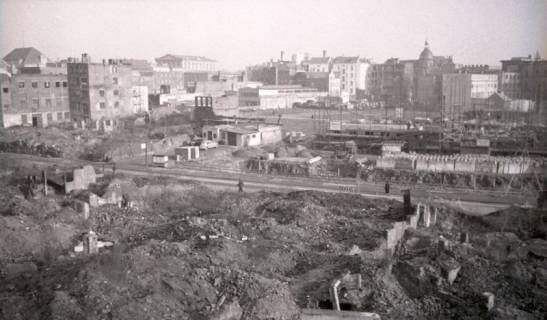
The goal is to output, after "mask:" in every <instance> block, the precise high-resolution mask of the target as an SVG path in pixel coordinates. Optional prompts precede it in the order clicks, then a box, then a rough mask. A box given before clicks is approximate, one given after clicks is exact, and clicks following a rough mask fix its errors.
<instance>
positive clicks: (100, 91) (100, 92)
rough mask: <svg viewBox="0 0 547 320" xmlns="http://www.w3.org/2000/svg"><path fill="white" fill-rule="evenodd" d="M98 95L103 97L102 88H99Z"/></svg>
mask: <svg viewBox="0 0 547 320" xmlns="http://www.w3.org/2000/svg"><path fill="white" fill-rule="evenodd" d="M99 95H100V96H101V97H104V90H103V89H101V90H99Z"/></svg>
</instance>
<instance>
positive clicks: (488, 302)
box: [482, 292, 495, 311]
mask: <svg viewBox="0 0 547 320" xmlns="http://www.w3.org/2000/svg"><path fill="white" fill-rule="evenodd" d="M482 296H483V297H484V299H485V301H484V306H485V307H486V310H488V311H490V310H492V308H494V300H495V296H494V294H493V293H491V292H483V293H482Z"/></svg>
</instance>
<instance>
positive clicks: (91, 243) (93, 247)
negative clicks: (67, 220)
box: [84, 231, 99, 254]
mask: <svg viewBox="0 0 547 320" xmlns="http://www.w3.org/2000/svg"><path fill="white" fill-rule="evenodd" d="M97 242H98V237H97V234H96V233H95V232H93V231H89V232H88V233H87V234H86V235H85V236H84V252H85V253H87V254H94V253H98V252H99V246H98V245H97Z"/></svg>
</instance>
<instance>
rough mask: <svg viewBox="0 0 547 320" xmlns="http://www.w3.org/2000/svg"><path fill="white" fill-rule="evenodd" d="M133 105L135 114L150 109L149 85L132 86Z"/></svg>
mask: <svg viewBox="0 0 547 320" xmlns="http://www.w3.org/2000/svg"><path fill="white" fill-rule="evenodd" d="M131 106H132V107H133V113H135V114H137V113H146V112H148V111H149V108H148V87H147V86H135V85H133V86H131Z"/></svg>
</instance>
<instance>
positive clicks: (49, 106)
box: [46, 98, 51, 108]
mask: <svg viewBox="0 0 547 320" xmlns="http://www.w3.org/2000/svg"><path fill="white" fill-rule="evenodd" d="M46 107H48V108H51V99H49V98H48V99H46Z"/></svg>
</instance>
